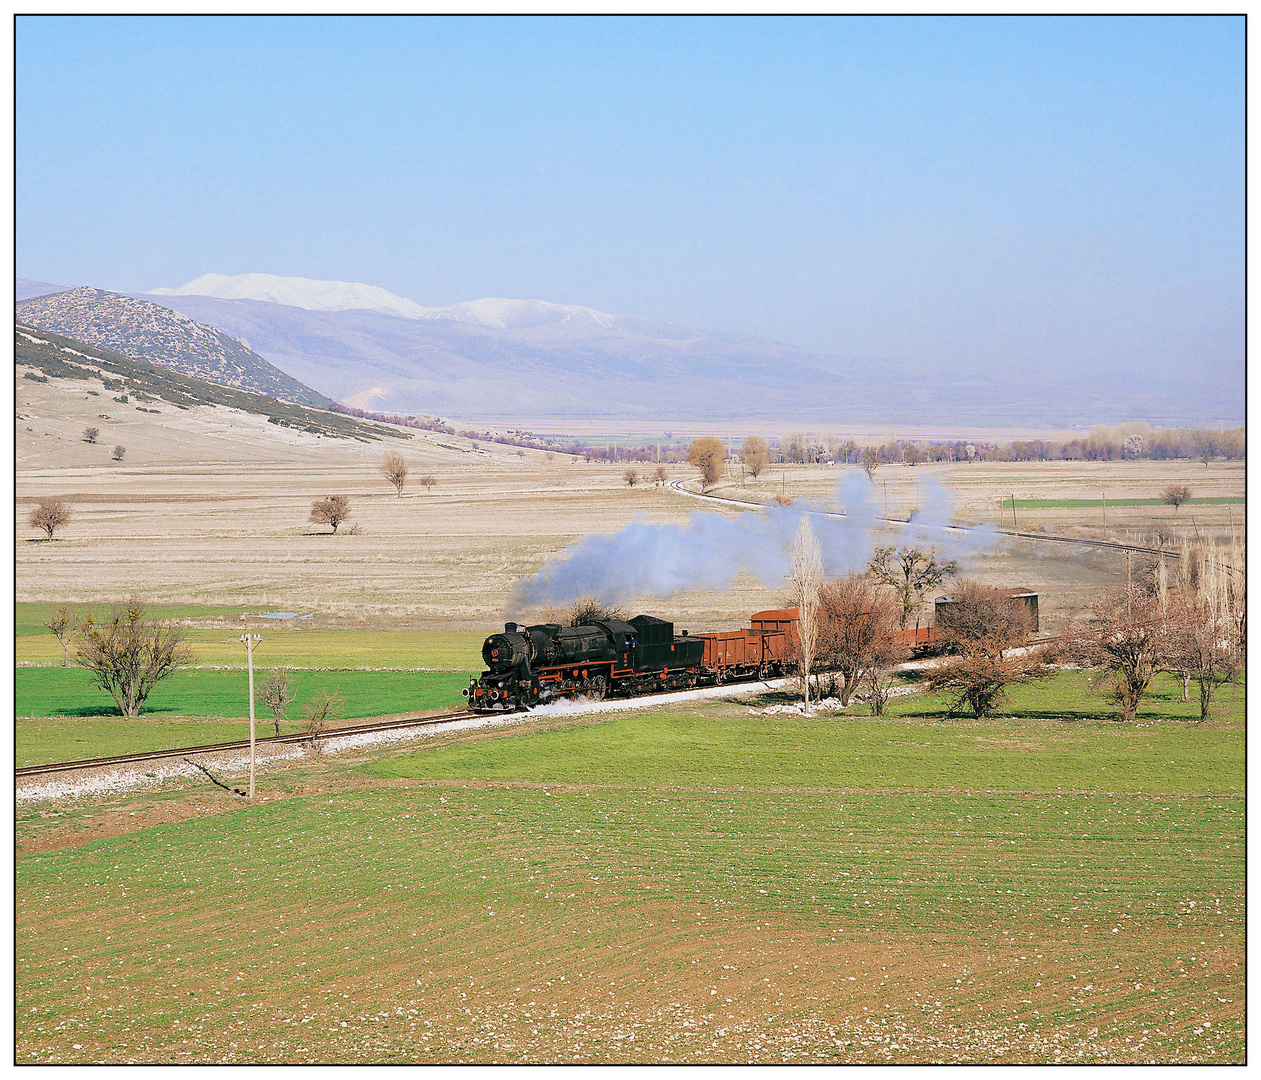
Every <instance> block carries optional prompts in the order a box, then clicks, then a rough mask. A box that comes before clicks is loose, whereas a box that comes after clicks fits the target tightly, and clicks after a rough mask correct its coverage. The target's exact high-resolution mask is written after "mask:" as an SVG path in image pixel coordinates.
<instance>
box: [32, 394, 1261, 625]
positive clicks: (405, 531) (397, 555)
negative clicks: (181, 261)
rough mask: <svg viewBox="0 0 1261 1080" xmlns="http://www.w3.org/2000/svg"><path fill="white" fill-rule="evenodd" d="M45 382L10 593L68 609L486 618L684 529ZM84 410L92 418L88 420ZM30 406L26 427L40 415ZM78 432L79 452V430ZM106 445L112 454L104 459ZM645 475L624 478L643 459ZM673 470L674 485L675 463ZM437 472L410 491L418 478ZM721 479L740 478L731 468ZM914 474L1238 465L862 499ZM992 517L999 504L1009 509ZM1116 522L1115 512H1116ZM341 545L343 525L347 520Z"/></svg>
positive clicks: (511, 485) (1070, 566)
mask: <svg viewBox="0 0 1261 1080" xmlns="http://www.w3.org/2000/svg"><path fill="white" fill-rule="evenodd" d="M68 385H69V386H70V387H71V389H70V390H67V388H66V387H67V384H66V383H65V381H64V380H53V381H52V382H50V383H48V384H39V383H30V382H23V381H21V380H19V384H18V393H19V401H18V412H19V414H20V417H22V418H20V419H19V422H18V429H17V436H18V438H17V474H16V491H17V515H16V522H15V524H16V537H17V566H16V571H17V599H18V600H19V601H56V602H64V601H73V602H86V601H94V600H106V599H114V598H121V597H124V596H126V595H128V594H130V593H136V594H138V595H141V596H143V597H144V598H146V599H149V600H151V601H157V602H164V603H196V604H206V605H222V606H230V607H237V608H240V607H257V608H259V609H267V608H279V609H284V610H296V611H300V612H304V613H308V612H316V613H320V614H321V616H322V625H325V626H329V625H334V624H336V625H342V626H347V627H356V626H357V627H363V628H378V627H379V628H383V629H384V628H389V629H417V630H424V629H455V630H466V631H481V630H483V629H485V628H487V627H490V626H493V625H494V624H495V623H497V622H498V621H500V620H501V619H502V618H503V616H504V603H505V599H506V598H507V596H508V595H509V594H510V592H511V590H512V588H513V586H514V585H515V584H516V583H517V582H518V581H519V580H521V579H522V578H523V577H525V576H527V575H529V574H531V573H533V572H535V571H537V570H538V569H539V568H540V567H541V566H542V565H543V563H544V561H545V559H546V558H547V556H548V555H549V554H551V553H554V552H557V551H560V550H563V549H564V548H565V547H566V546H567V545H568V544H569V543H571V542H572V541H573V540H574V539H576V538H577V537H580V536H583V535H586V534H588V533H595V532H610V531H613V530H615V529H617V528H619V527H621V526H623V525H625V524H627V523H628V522H630V521H631V520H632V519H633V518H634V517H635V516H636V515H638V516H640V517H642V518H643V519H644V520H647V521H650V522H683V521H685V520H686V519H687V517H688V515H689V514H691V513H694V512H696V511H697V510H698V509H702V510H704V509H710V510H712V512H716V513H734V512H735V511H732V510H724V509H722V508H720V507H716V506H715V507H701V506H700V504H698V503H697V502H696V501H695V500H692V499H688V498H685V497H681V496H679V495H677V494H675V493H672V492H669V491H666V490H664V489H660V488H654V487H651V486H647V487H645V486H642V485H640V486H637V487H635V488H629V487H627V486H626V484H625V483H624V482H623V480H622V473H623V471H624V467H622V466H602V465H594V464H586V463H583V462H581V461H576V460H574V459H571V458H569V457H566V456H565V455H561V454H556V455H551V456H549V455H546V454H544V453H541V452H536V451H518V450H516V449H514V448H511V447H505V446H501V445H498V444H485V445H482V446H475V445H473V444H472V443H470V442H469V440H466V439H461V438H457V437H454V436H445V435H436V434H432V433H427V432H423V433H415V434H413V435H412V436H411V437H410V438H409V439H408V440H407V441H406V442H399V443H397V444H395V443H394V442H393V441H392V445H391V446H390V447H389V449H400V450H401V451H402V452H403V454H404V456H405V458H406V459H407V460H408V463H409V467H410V469H411V476H412V480H411V482H410V483H409V486H408V489H407V491H406V493H405V495H404V497H403V498H398V497H396V496H395V494H394V491H393V489H392V488H391V487H390V486H389V485H388V484H387V483H386V482H385V480H384V479H383V478H382V477H381V476H380V475H378V472H377V467H378V465H379V463H380V460H381V456H382V454H383V453H384V451H385V450H386V449H387V447H385V446H384V444H382V443H358V442H353V441H350V440H345V439H331V438H326V437H320V436H314V435H308V434H305V433H300V432H293V431H287V430H281V429H278V428H276V427H274V426H271V425H268V424H267V423H266V422H265V421H263V420H262V419H261V418H259V417H251V416H246V415H244V414H240V413H235V412H232V411H231V410H227V409H222V408H217V409H211V408H197V409H190V410H178V409H175V408H172V407H170V406H166V405H163V406H161V410H160V413H159V414H158V415H154V414H151V413H141V412H138V411H137V408H136V406H135V405H123V404H120V403H117V402H114V401H111V400H109V399H108V397H107V396H104V395H98V396H96V397H91V396H89V395H88V394H87V393H86V389H87V388H86V386H84V387H78V386H77V385H76V384H68ZM102 414H104V415H105V416H108V417H109V419H108V420H106V419H101V416H102ZM41 418H42V419H41ZM89 424H93V425H96V426H99V427H101V429H102V433H101V436H100V439H99V441H98V443H97V444H96V445H89V444H87V443H84V442H82V441H81V439H80V438H79V436H80V433H81V432H82V430H83V429H84V427H86V426H88V425H89ZM115 443H122V444H125V445H126V446H127V448H128V449H127V455H126V457H125V459H124V460H123V461H122V462H114V461H112V460H110V456H109V450H110V448H111V447H112V446H113V445H114V444H115ZM641 471H642V470H641ZM844 471H845V470H844V469H828V468H824V467H816V466H789V467H784V468H781V467H779V466H773V467H772V468H771V469H770V470H769V472H768V473H767V474H765V475H764V476H763V477H762V478H761V479H760V481H759V482H758V483H757V484H755V485H750V486H749V489H748V491H746V490H745V489H744V488H742V487H740V486H738V485H737V484H736V482H735V480H734V479H732V480H724V481H723V484H722V485H720V488H719V492H720V493H724V492H725V493H730V494H733V495H735V496H737V497H739V496H740V495H741V494H746V495H747V494H752V495H753V496H754V497H761V498H765V497H768V496H769V495H770V494H773V493H775V492H778V491H780V490H783V491H785V492H786V493H787V494H789V495H791V496H794V497H798V498H807V499H811V500H814V501H818V502H820V503H822V504H827V503H828V502H829V500H832V499H834V495H835V490H836V484H837V481H838V479H839V477H840V474H841V473H843V472H844ZM670 472H671V474H672V475H673V476H676V477H677V476H684V475H690V470H689V469H687V468H686V467H684V466H672V467H671V468H670ZM425 473H428V474H431V475H433V476H434V477H436V478H437V481H438V483H437V486H435V487H434V488H432V489H431V490H430V491H429V492H425V491H424V490H423V489H421V488H419V487H418V486H417V485H416V483H415V478H416V477H418V476H420V475H422V474H425ZM736 476H738V472H737V473H736ZM929 478H934V479H937V480H939V481H940V482H941V483H942V484H943V485H944V486H945V488H946V490H947V491H948V492H950V494H951V495H952V496H953V497H954V499H955V500H956V504H955V513H956V517H957V519H958V520H959V521H960V522H964V523H979V522H987V521H988V522H997V521H998V520H999V518H1000V511H999V503H1000V500H1001V499H1002V498H1007V497H1009V496H1011V495H1012V494H1014V495H1015V496H1016V498H1017V500H1018V501H1019V500H1023V499H1030V498H1038V499H1096V498H1098V497H1099V496H1100V493H1101V492H1103V493H1107V494H1108V495H1109V496H1110V497H1115V498H1123V497H1125V498H1135V497H1138V498H1142V497H1153V496H1155V495H1156V494H1157V493H1158V492H1159V490H1160V489H1161V488H1162V487H1163V486H1164V485H1165V484H1168V483H1171V482H1174V481H1180V482H1182V481H1185V482H1186V483H1188V484H1190V485H1191V487H1192V489H1193V491H1194V493H1195V495H1197V496H1218V497H1235V498H1238V497H1242V496H1243V494H1244V470H1243V465H1242V463H1213V464H1211V465H1210V466H1208V467H1207V468H1206V467H1205V466H1204V465H1202V464H1199V463H1186V462H1181V463H1179V462H1173V463H1154V462H1117V463H1100V464H1093V463H1080V464H1062V463H1054V464H1052V463H1038V464H1027V465H1007V464H998V465H951V466H927V465H926V466H918V467H914V468H911V467H906V466H889V467H884V468H881V469H880V470H879V471H878V472H877V473H876V483H875V492H876V495H877V505H878V506H879V507H880V509H881V510H882V511H883V509H884V506H885V504H886V489H887V505H888V513H889V516H890V517H905V516H906V514H907V513H909V512H910V510H911V509H913V508H914V506H915V505H916V504H917V502H918V499H919V493H920V491H922V487H923V485H924V484H925V483H926V482H927V481H928V479H929ZM333 493H335V494H344V495H346V496H348V497H349V499H350V502H351V507H352V511H353V513H352V516H351V519H350V522H349V524H348V525H347V526H343V527H342V529H341V530H339V533H338V535H335V536H334V535H328V530H327V528H326V527H322V526H314V525H310V524H308V522H307V516H308V512H309V508H310V504H311V501H312V500H313V499H316V498H319V497H322V496H324V495H327V494H333ZM48 496H60V497H62V498H65V499H66V500H67V501H68V502H70V503H71V505H72V507H73V509H74V514H75V517H74V520H73V521H72V522H71V524H70V525H69V526H67V527H66V528H65V529H64V530H63V531H62V532H61V534H60V535H59V536H58V538H57V539H56V540H54V541H52V542H43V541H40V540H38V539H37V538H36V533H35V532H34V531H33V530H31V529H30V528H29V527H28V526H27V524H26V521H25V518H26V514H27V513H28V511H29V509H30V507H31V506H32V505H33V503H34V502H35V501H37V500H38V499H40V498H44V497H48ZM1008 513H1009V512H1008ZM1017 515H1018V522H1017V524H1018V525H1019V527H1020V528H1021V529H1022V530H1025V529H1027V530H1032V531H1038V530H1047V531H1049V532H1054V533H1058V534H1063V535H1070V536H1081V537H1100V536H1103V535H1104V534H1103V531H1102V527H1101V526H1102V521H1101V520H1098V521H1097V520H1096V519H1097V518H1101V515H1100V514H1099V512H1098V511H1096V510H1093V509H1082V508H1068V509H1045V510H1022V509H1018V510H1017ZM1242 516H1243V507H1242V506H1238V505H1236V506H1231V505H1216V506H1195V507H1183V508H1182V510H1181V511H1180V512H1179V513H1178V514H1177V515H1174V514H1173V512H1172V510H1171V509H1170V508H1168V507H1163V506H1162V507H1132V508H1124V509H1120V508H1117V509H1109V511H1108V535H1109V536H1111V537H1113V538H1118V539H1139V538H1141V537H1143V536H1146V535H1147V534H1148V533H1150V531H1151V530H1152V529H1153V528H1154V527H1157V526H1162V527H1165V528H1166V529H1171V530H1172V531H1173V532H1175V533H1178V532H1180V531H1182V530H1185V529H1188V528H1191V527H1192V524H1191V523H1192V520H1193V519H1194V523H1195V527H1197V528H1199V529H1200V530H1201V531H1204V530H1214V531H1219V532H1220V531H1224V530H1225V529H1226V528H1227V527H1228V525H1229V523H1230V522H1232V521H1233V522H1235V523H1236V524H1241V523H1242ZM1114 519H1115V520H1114ZM354 525H357V526H358V527H359V534H358V535H347V529H348V528H349V527H350V526H354ZM966 569H967V571H968V572H969V573H973V574H975V575H977V576H980V577H983V578H985V579H987V580H992V581H994V582H995V583H1009V584H1020V585H1026V586H1029V587H1031V588H1034V589H1037V590H1038V591H1039V592H1040V593H1041V594H1042V596H1043V600H1042V604H1043V612H1044V613H1045V614H1046V616H1047V618H1049V620H1050V623H1051V625H1054V623H1055V621H1056V620H1057V619H1058V618H1059V617H1060V616H1061V615H1062V614H1063V613H1064V612H1065V611H1067V610H1069V609H1071V608H1073V607H1075V606H1078V605H1079V604H1080V603H1081V602H1082V601H1083V600H1084V599H1086V598H1088V597H1089V596H1090V595H1092V594H1093V592H1094V591H1095V590H1097V589H1098V588H1099V587H1101V586H1106V585H1111V584H1116V583H1118V582H1120V581H1123V580H1124V574H1125V561H1124V559H1123V558H1122V557H1120V556H1118V555H1117V554H1115V553H1111V552H1104V551H1100V550H1098V549H1093V548H1080V549H1075V548H1070V547H1066V546H1064V545H1052V544H1039V543H1037V542H1035V541H1029V540H1008V541H1004V542H1003V543H1002V544H1001V545H1000V546H999V547H998V549H997V550H995V551H994V552H992V553H987V554H986V555H984V556H983V557H980V558H977V559H974V560H973V561H972V564H971V565H970V566H968V567H966ZM780 599H781V596H780V594H779V593H778V592H777V591H776V590H768V589H766V588H764V587H763V586H761V585H760V584H759V583H758V582H757V581H755V580H753V579H751V578H741V579H740V580H738V581H737V583H736V587H735V588H733V589H732V590H731V591H729V592H725V593H716V592H705V591H696V592H691V593H687V594H684V595H681V596H677V597H674V598H672V599H670V600H668V601H660V600H657V601H647V602H645V604H644V605H643V606H645V607H650V608H651V609H653V610H654V611H659V612H662V613H665V614H668V615H670V616H673V617H674V619H675V621H676V622H678V623H680V624H681V625H683V626H685V627H688V628H689V629H693V630H697V631H703V630H711V629H718V628H723V627H729V626H732V625H735V624H736V623H737V622H738V621H739V620H740V619H742V618H744V617H745V616H747V614H748V613H749V612H751V611H754V610H757V609H759V608H763V607H767V606H773V605H774V604H776V603H778V602H779V601H780Z"/></svg>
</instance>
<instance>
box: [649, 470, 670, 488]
mask: <svg viewBox="0 0 1261 1080" xmlns="http://www.w3.org/2000/svg"><path fill="white" fill-rule="evenodd" d="M669 479H670V474H669V473H668V472H666V467H665V466H664V465H658V466H657V468H656V471H655V472H653V474H652V482H653V484H654V485H656V486H658V487H660V486H661V485H662V484H664V483H667V482H668V481H669Z"/></svg>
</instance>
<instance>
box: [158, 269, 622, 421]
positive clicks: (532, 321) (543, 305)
mask: <svg viewBox="0 0 1261 1080" xmlns="http://www.w3.org/2000/svg"><path fill="white" fill-rule="evenodd" d="M149 292H150V295H155V296H209V297H213V298H215V299H218V300H262V301H265V302H266V303H269V304H284V305H285V306H287V307H296V308H303V309H304V310H306V311H375V312H379V313H381V314H384V315H396V316H398V317H400V318H404V319H426V320H432V321H441V322H460V323H471V324H473V325H475V326H485V327H490V328H492V329H495V330H522V329H527V328H529V327H533V326H550V325H554V324H559V323H580V324H586V325H588V326H594V327H598V328H599V329H602V330H609V329H612V328H613V326H614V320H613V316H611V315H606V314H604V313H603V312H600V311H596V310H595V309H594V308H589V307H582V306H581V305H578V304H552V303H548V302H547V301H546V300H508V299H504V298H502V297H483V298H482V299H480V300H469V301H466V302H464V303H461V304H451V305H449V306H447V307H432V308H431V307H424V306H423V305H421V304H418V303H416V301H415V300H408V299H407V298H406V297H403V296H397V295H395V294H394V293H392V292H390V291H389V290H388V289H383V288H381V287H380V286H378V285H364V284H361V283H360V282H356V281H316V280H314V279H312V278H301V277H279V276H277V275H276V274H236V275H227V274H203V275H202V276H201V277H199V278H196V279H195V280H193V281H190V282H189V283H188V284H187V285H181V286H179V287H178V288H175V289H168V288H160V289H150V290H149ZM378 391H379V388H376V387H374V388H373V389H372V390H366V391H363V393H364V394H374V393H377V392H378ZM379 392H382V393H383V392H384V391H383V390H381V391H379ZM358 407H359V408H365V407H366V405H359V406H358Z"/></svg>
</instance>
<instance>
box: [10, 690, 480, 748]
mask: <svg viewBox="0 0 1261 1080" xmlns="http://www.w3.org/2000/svg"><path fill="white" fill-rule="evenodd" d="M256 680H259V677H258V673H256ZM468 680H469V676H468V675H467V674H464V675H461V674H455V673H417V672H403V671H371V672H368V671H306V672H297V673H296V674H295V675H294V676H293V684H294V690H295V697H294V701H293V704H292V705H290V706H289V709H288V716H289V717H290V718H292V719H294V720H297V719H300V718H301V717H302V710H303V707H304V706H305V705H306V704H307V703H308V702H309V701H310V700H311V699H312V698H313V697H315V696H316V695H318V694H319V693H320V692H321V691H322V690H328V691H330V692H331V693H336V694H338V695H340V696H341V698H342V705H341V707H340V708H339V710H338V714H339V718H340V719H353V718H359V717H370V716H390V715H393V714H395V713H406V712H423V711H426V710H429V709H441V708H448V707H456V706H459V705H462V704H463V703H464V699H463V697H461V696H460V690H461V689H462V688H463V687H465V686H467V685H468ZM259 681H261V680H259ZM14 687H15V693H14V699H15V705H16V710H17V716H18V720H17V722H16V735H15V739H16V754H17V764H18V765H19V766H23V765H37V764H41V763H43V762H46V761H73V760H76V759H79V758H86V757H101V756H104V755H106V754H128V753H138V752H140V751H143V750H164V749H168V748H170V747H178V746H198V745H205V744H209V743H215V742H223V741H227V740H230V739H241V738H247V737H248V735H249V724H248V723H245V724H241V723H235V724H231V723H223V722H222V719H223V718H239V719H245V720H248V717H249V702H248V698H247V683H246V678H245V674H244V672H241V671H206V670H192V671H179V672H176V673H175V674H174V675H172V676H171V677H170V678H169V679H168V680H167V681H166V682H163V683H160V684H159V685H158V687H157V688H156V689H155V690H154V691H153V694H152V695H151V696H150V697H149V700H148V701H147V702H145V705H144V709H143V711H142V712H141V715H140V717H139V719H136V720H124V719H123V718H122V717H120V716H119V715H118V709H117V706H115V705H114V702H113V699H111V698H110V697H109V695H108V694H106V693H104V692H103V691H102V690H100V689H98V688H97V687H96V686H95V684H94V683H93V682H92V677H91V675H90V674H89V673H88V672H87V671H85V670H83V669H82V668H46V667H40V668H33V667H26V668H18V669H17V670H16V672H15V674H14ZM255 690H256V693H257V685H256V687H255ZM255 714H256V716H257V718H258V720H259V731H260V732H270V731H271V730H272V728H271V722H270V720H271V713H270V711H269V710H267V709H266V708H265V707H264V706H263V704H262V701H261V699H258V698H256V704H255ZM182 717H195V718H198V719H181V718H182ZM28 718H38V719H28ZM211 718H214V719H211ZM282 730H283V729H282ZM291 730H292V729H291Z"/></svg>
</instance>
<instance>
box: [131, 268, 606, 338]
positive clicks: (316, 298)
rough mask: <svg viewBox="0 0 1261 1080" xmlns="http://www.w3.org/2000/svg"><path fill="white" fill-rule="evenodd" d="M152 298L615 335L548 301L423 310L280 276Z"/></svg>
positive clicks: (225, 280) (375, 289) (589, 315)
mask: <svg viewBox="0 0 1261 1080" xmlns="http://www.w3.org/2000/svg"><path fill="white" fill-rule="evenodd" d="M150 295H152V296H210V297H214V298H215V299H217V300H262V301H264V302H265V303H269V304H284V305H285V306H286V307H296V308H302V309H304V310H306V311H375V312H377V313H378V314H381V315H397V316H398V317H399V318H401V319H426V320H431V321H434V322H459V323H471V324H473V325H475V326H487V327H490V328H492V329H494V330H518V329H523V328H526V327H531V326H545V325H548V324H550V323H565V322H577V323H588V324H590V325H592V326H596V327H601V328H603V329H606V330H607V329H611V328H612V327H613V325H614V323H615V322H616V320H615V318H614V317H613V316H612V315H605V314H604V313H603V312H600V311H595V310H594V309H592V308H588V307H581V306H579V305H577V304H549V303H547V302H546V301H544V300H504V299H497V298H494V297H486V298H483V299H481V300H470V301H467V302H466V303H462V304H451V305H450V306H448V307H424V306H422V305H420V304H418V303H416V301H415V300H408V299H407V298H406V297H404V296H396V295H395V294H394V293H392V292H390V291H389V290H388V289H383V288H381V287H380V286H377V285H363V284H361V283H359V282H357V281H316V280H314V279H312V278H302V277H279V276H277V275H276V274H236V275H233V276H229V275H225V274H203V275H202V276H201V277H199V278H197V279H195V280H194V281H190V282H189V283H188V284H187V285H181V286H179V288H176V289H166V288H162V289H153V290H151V292H150Z"/></svg>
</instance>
